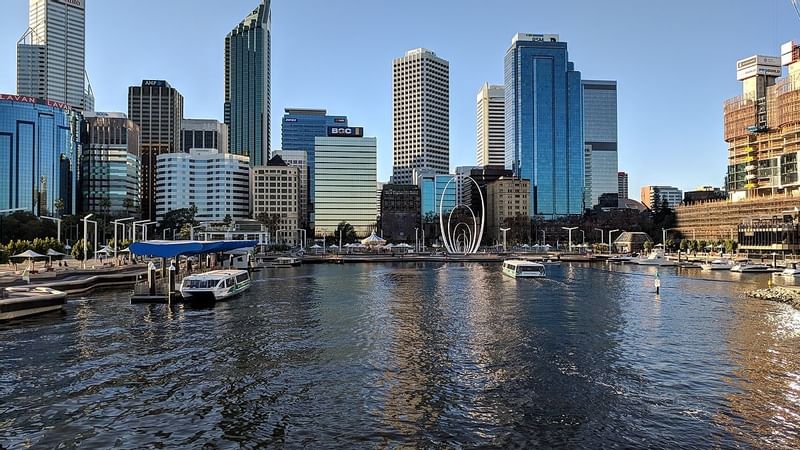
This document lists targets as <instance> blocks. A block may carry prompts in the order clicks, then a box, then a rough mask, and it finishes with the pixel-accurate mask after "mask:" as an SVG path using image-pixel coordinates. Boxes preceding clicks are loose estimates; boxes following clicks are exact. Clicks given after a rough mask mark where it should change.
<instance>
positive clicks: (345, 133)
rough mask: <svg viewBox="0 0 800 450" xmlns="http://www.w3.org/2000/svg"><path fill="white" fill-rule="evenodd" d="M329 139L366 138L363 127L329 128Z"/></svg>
mask: <svg viewBox="0 0 800 450" xmlns="http://www.w3.org/2000/svg"><path fill="white" fill-rule="evenodd" d="M328 137H352V138H360V137H364V128H362V127H328Z"/></svg>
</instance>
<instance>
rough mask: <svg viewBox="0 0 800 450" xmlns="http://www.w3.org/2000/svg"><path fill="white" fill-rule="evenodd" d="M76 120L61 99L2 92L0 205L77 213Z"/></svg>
mask: <svg viewBox="0 0 800 450" xmlns="http://www.w3.org/2000/svg"><path fill="white" fill-rule="evenodd" d="M80 122H81V116H80V114H78V113H76V112H74V111H72V110H70V109H69V107H68V106H66V105H65V104H64V103H57V102H52V101H49V100H41V99H35V98H33V97H23V96H17V95H3V94H0V210H5V209H17V208H21V209H25V210H28V211H30V212H31V213H33V214H36V215H47V214H56V213H58V212H59V211H56V204H57V201H59V200H60V201H61V202H63V204H64V209H63V211H60V212H62V213H64V214H75V213H76V207H77V202H76V199H77V190H78V167H77V163H78V160H79V158H80V153H81V145H80Z"/></svg>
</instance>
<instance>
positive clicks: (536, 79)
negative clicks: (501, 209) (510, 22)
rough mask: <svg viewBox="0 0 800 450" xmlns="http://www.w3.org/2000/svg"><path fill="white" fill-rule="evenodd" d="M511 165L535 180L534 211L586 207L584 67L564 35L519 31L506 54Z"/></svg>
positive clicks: (546, 213)
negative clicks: (576, 64) (577, 67)
mask: <svg viewBox="0 0 800 450" xmlns="http://www.w3.org/2000/svg"><path fill="white" fill-rule="evenodd" d="M505 90H506V167H507V168H509V169H513V170H514V174H515V175H516V176H517V177H519V178H522V179H526V180H530V182H531V183H530V188H531V191H530V208H529V211H530V214H531V216H541V217H544V218H546V219H550V218H557V217H562V216H567V215H576V214H581V213H582V212H583V208H584V139H583V97H582V92H581V91H582V89H581V73H580V72H578V71H576V70H575V67H574V65H573V63H572V62H570V61H569V58H568V54H567V43H566V42H561V41H559V37H558V35H541V34H521V33H520V34H517V35H515V36H514V38H513V40H512V41H511V47H510V48H509V49H508V52H507V53H506V57H505Z"/></svg>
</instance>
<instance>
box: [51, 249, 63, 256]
mask: <svg viewBox="0 0 800 450" xmlns="http://www.w3.org/2000/svg"><path fill="white" fill-rule="evenodd" d="M47 256H67V255H65V254H63V253H61V252H58V251H55V250H53V249H52V248H51V249H48V250H47Z"/></svg>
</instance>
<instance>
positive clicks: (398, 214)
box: [380, 184, 422, 243]
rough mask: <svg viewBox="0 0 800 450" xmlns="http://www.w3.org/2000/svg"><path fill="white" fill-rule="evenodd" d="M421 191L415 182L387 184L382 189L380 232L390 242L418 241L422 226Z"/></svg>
mask: <svg viewBox="0 0 800 450" xmlns="http://www.w3.org/2000/svg"><path fill="white" fill-rule="evenodd" d="M419 205H420V191H419V187H418V186H414V185H413V184H386V185H384V186H383V189H382V190H381V208H380V217H381V220H380V227H381V230H380V232H381V233H382V235H381V236H382V237H383V238H384V239H386V240H387V241H389V242H394V243H399V242H409V243H414V242H416V238H417V235H416V233H417V232H418V231H416V230H418V229H419V228H420V226H421V220H422V218H421V216H420V209H419Z"/></svg>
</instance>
